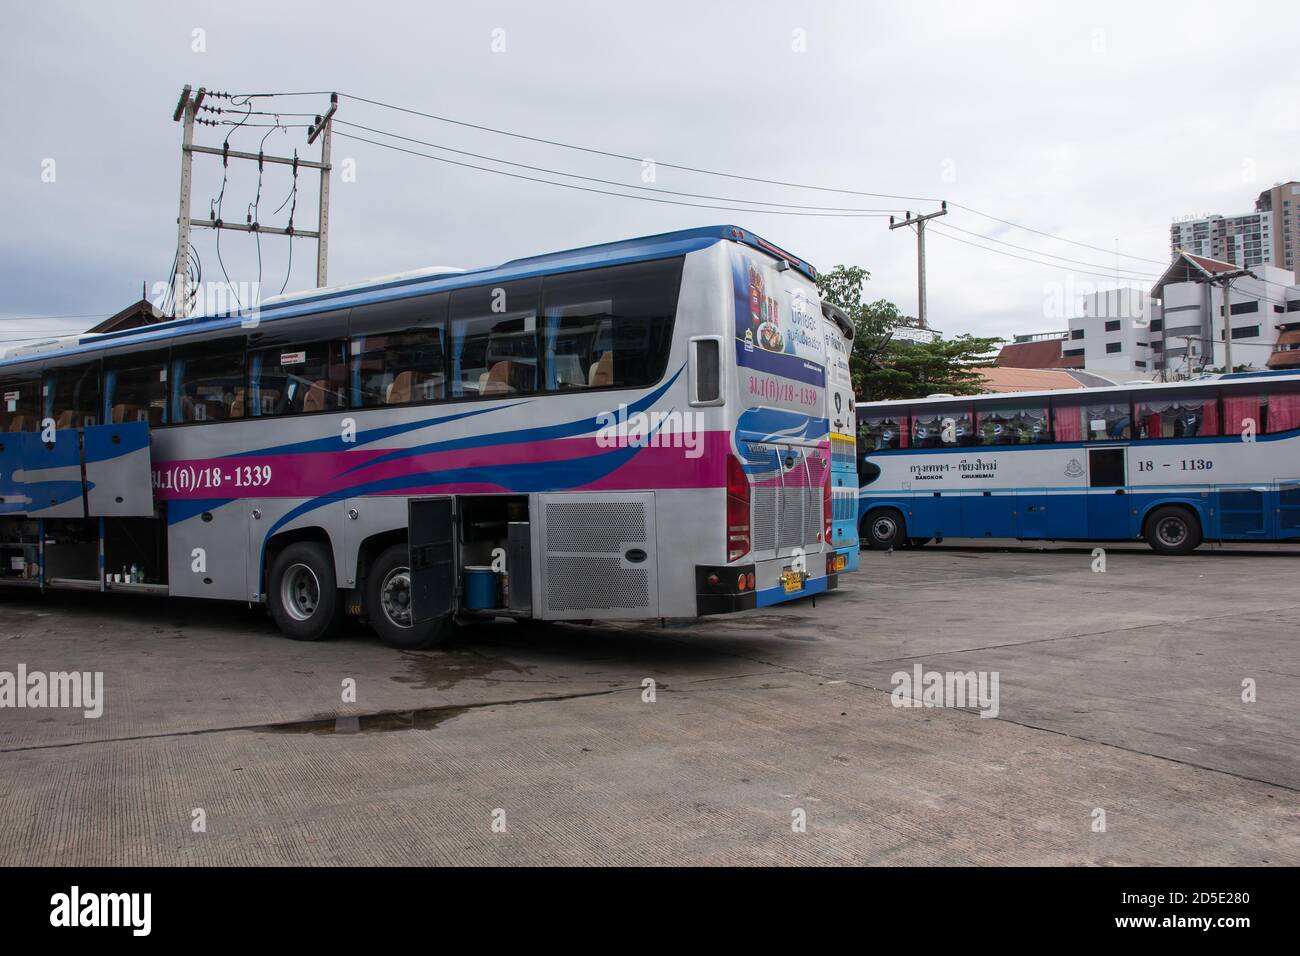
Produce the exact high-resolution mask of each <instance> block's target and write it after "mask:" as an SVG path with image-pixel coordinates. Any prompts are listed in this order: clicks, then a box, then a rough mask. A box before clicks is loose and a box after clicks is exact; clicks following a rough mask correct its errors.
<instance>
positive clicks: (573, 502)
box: [0, 226, 836, 647]
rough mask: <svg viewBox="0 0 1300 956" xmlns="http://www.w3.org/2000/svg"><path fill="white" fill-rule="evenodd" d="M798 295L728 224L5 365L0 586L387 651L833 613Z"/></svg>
mask: <svg viewBox="0 0 1300 956" xmlns="http://www.w3.org/2000/svg"><path fill="white" fill-rule="evenodd" d="M815 275H816V273H815V272H814V270H813V269H812V267H811V266H809V265H808V264H807V263H805V262H803V261H801V260H800V259H798V258H797V257H795V256H793V255H791V254H789V253H787V252H785V251H783V250H782V249H780V248H778V247H776V246H773V245H771V244H770V243H767V242H765V241H764V240H762V239H760V238H759V237H757V236H755V235H754V234H753V233H750V232H748V231H747V230H744V229H741V228H738V227H735V226H717V227H709V228H700V229H691V230H686V231H682V232H674V233H668V234H664V235H659V236H651V237H648V238H640V239H632V240H627V241H623V242H614V243H609V244H606V245H599V246H592V247H588V248H583V249H574V250H569V251H565V252H558V253H553V254H549V255H540V256H534V257H531V258H526V259H518V260H515V261H512V262H507V263H505V264H504V265H500V266H495V267H492V268H486V269H479V270H474V271H442V272H436V273H424V274H418V275H410V276H405V277H396V278H391V279H387V280H377V281H375V282H371V283H365V284H360V285H355V286H349V287H344V288H336V289H320V290H314V291H312V292H309V293H305V294H301V295H292V296H287V297H280V298H278V299H274V300H271V301H268V302H265V303H263V304H262V306H261V308H260V309H259V310H258V312H257V313H256V314H231V315H226V316H221V317H213V318H188V319H179V320H173V321H169V322H164V323H161V324H158V325H152V326H146V327H144V328H138V329H132V330H129V331H125V332H121V333H112V334H104V335H95V336H85V337H83V338H81V339H80V340H79V341H76V342H74V343H73V344H70V345H67V346H65V347H62V348H59V349H56V350H53V351H46V352H40V353H34V354H28V355H19V356H13V357H10V358H6V359H3V360H0V396H2V397H3V402H2V403H0V559H2V560H0V583H2V584H8V585H12V586H25V587H29V588H38V589H41V590H57V589H89V590H97V591H127V592H145V593H156V594H169V595H179V596H185V597H207V598H220V599H226V600H235V601H247V602H254V603H265V604H266V605H267V606H268V609H269V611H270V613H271V615H272V616H273V617H274V619H275V621H276V622H277V624H278V625H279V626H280V627H281V628H282V629H283V630H284V631H285V632H287V633H288V634H289V635H291V636H293V637H297V638H302V639H309V640H310V639H317V638H320V637H323V636H326V635H328V634H329V633H331V632H332V631H333V630H334V628H335V625H336V624H337V622H338V621H339V619H340V616H341V615H342V614H345V613H353V614H359V615H362V616H363V617H364V618H365V619H366V620H367V621H368V622H369V623H370V624H371V625H372V626H373V628H374V629H375V630H376V631H377V632H378V634H379V636H380V637H381V638H383V639H384V640H385V641H387V642H388V643H389V644H392V645H394V646H397V647H426V646H430V645H433V644H435V643H438V642H439V641H441V640H443V639H445V638H446V636H447V635H448V634H449V633H450V632H451V628H452V625H453V624H454V622H455V621H457V620H464V619H466V618H472V617H475V616H489V617H519V618H533V619H540V620H547V621H562V620H598V619H609V618H624V619H627V618H631V619H654V618H669V617H673V618H681V617H695V616H698V615H705V614H713V613H719V612H726V611H737V610H742V609H746V608H753V607H759V606H764V605H769V604H773V603H776V602H780V601H786V600H791V599H795V598H800V597H803V596H806V595H812V594H816V593H818V592H822V591H825V590H827V589H829V588H833V587H835V586H836V575H835V573H834V572H833V571H829V572H828V558H830V557H831V556H832V553H833V552H832V549H830V548H829V546H828V538H829V537H830V531H829V529H830V525H831V493H830V491H831V484H830V478H831V469H830V464H829V460H830V441H829V434H828V422H827V418H826V414H827V413H826V409H827V393H826V387H827V364H828V361H827V355H826V342H825V337H824V334H823V322H824V319H825V314H824V313H823V310H822V307H821V304H820V300H819V298H818V294H817V288H816V285H815V282H814V279H815ZM830 565H831V567H834V566H835V562H834V561H833V560H830Z"/></svg>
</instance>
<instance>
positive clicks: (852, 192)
mask: <svg viewBox="0 0 1300 956" xmlns="http://www.w3.org/2000/svg"><path fill="white" fill-rule="evenodd" d="M339 95H340V96H344V97H347V98H348V99H351V100H355V101H357V102H359V103H367V104H369V105H371V106H377V107H380V108H383V109H389V110H394V111H396V112H400V113H407V114H409V115H412V116H420V117H423V118H425V119H432V120H436V121H437V122H440V123H449V124H451V125H455V126H460V127H464V128H466V129H474V130H479V131H480V132H486V133H492V134H494V135H498V136H509V137H512V138H514V139H521V140H525V141H527V142H532V143H539V144H542V145H545V146H555V147H559V148H561V149H570V150H575V151H578V152H583V153H588V154H591V155H594V156H604V157H607V158H610V159H619V160H625V161H628V162H636V163H640V162H642V161H643V159H644V157H639V156H632V155H629V154H627V153H619V152H616V151H614V150H606V149H598V148H594V147H590V146H581V145H578V144H575V143H566V142H563V141H561V140H553V139H547V138H545V137H541V136H530V135H527V134H525V133H517V132H514V131H513V130H506V129H501V128H499V127H494V126H487V125H484V124H480V123H469V122H466V121H464V120H458V119H453V118H452V117H449V116H442V115H439V114H437V113H429V112H425V111H423V110H416V109H411V108H409V107H405V106H398V105H396V104H394V103H386V102H384V101H382V100H375V99H370V98H368V97H364V96H357V95H356V94H353V93H340V94H339ZM655 165H656V166H662V167H664V168H666V169H677V170H682V171H684V172H691V173H699V174H701V175H705V176H719V177H724V178H728V179H739V180H743V181H746V182H753V183H764V184H766V185H770V186H783V187H787V188H791V189H809V190H815V191H818V192H831V193H839V194H841V195H848V196H868V197H873V198H877V199H901V200H906V201H910V202H939V201H940V199H939V198H936V197H933V196H905V195H899V194H894V193H881V192H868V191H865V190H858V189H843V188H838V187H830V186H818V185H814V184H811V183H798V182H791V181H787V180H779V179H767V178H764V177H760V176H747V175H744V174H740V173H730V172H725V171H721V170H715V169H706V168H704V167H700V166H688V165H684V164H678V163H669V162H660V161H658V160H656V161H655ZM949 205H950V206H953V207H956V208H959V209H963V210H965V211H966V212H969V213H973V214H974V215H977V216H982V217H984V218H986V219H991V220H993V221H994V222H1000V223H1002V224H1004V225H1007V226H1011V227H1013V228H1016V229H1022V230H1024V231H1026V232H1031V233H1034V234H1035V235H1040V236H1043V237H1045V238H1048V239H1055V240H1056V241H1058V242H1065V243H1069V244H1071V245H1076V246H1080V247H1081V248H1085V249H1092V250H1094V251H1099V252H1105V253H1107V254H1117V255H1120V256H1122V257H1123V258H1126V259H1135V260H1137V261H1140V262H1150V263H1154V264H1156V265H1165V264H1166V263H1164V262H1163V261H1161V260H1158V259H1151V258H1148V257H1146V256H1136V255H1133V254H1131V253H1116V252H1115V250H1112V249H1103V248H1102V247H1100V246H1094V245H1090V244H1089V243H1083V242H1078V241H1076V240H1074V239H1069V238H1066V237H1065V236H1058V235H1055V234H1053V233H1050V232H1044V231H1043V230H1041V229H1035V228H1033V227H1032V226H1026V225H1023V224H1022V223H1017V222H1012V221H1011V220H1009V219H1003V218H1001V217H998V216H994V215H992V214H991V213H986V212H983V211H981V210H979V209H976V208H974V207H973V206H967V205H964V204H961V203H955V202H952V203H949Z"/></svg>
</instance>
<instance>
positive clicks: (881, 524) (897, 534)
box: [862, 508, 907, 551]
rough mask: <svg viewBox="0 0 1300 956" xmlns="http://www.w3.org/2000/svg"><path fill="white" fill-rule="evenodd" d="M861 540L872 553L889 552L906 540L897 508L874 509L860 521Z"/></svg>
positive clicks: (901, 514) (905, 529) (903, 526)
mask: <svg viewBox="0 0 1300 956" xmlns="http://www.w3.org/2000/svg"><path fill="white" fill-rule="evenodd" d="M862 540H863V541H865V542H867V546H868V547H869V548H871V550H873V551H890V550H893V549H894V548H898V547H902V544H903V542H904V541H906V540H907V526H906V523H905V522H904V521H903V513H902V512H901V511H899V510H898V509H897V508H876V509H874V510H872V511H868V512H867V516H866V517H865V518H863V519H862Z"/></svg>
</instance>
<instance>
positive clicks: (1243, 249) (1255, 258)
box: [1169, 181, 1300, 358]
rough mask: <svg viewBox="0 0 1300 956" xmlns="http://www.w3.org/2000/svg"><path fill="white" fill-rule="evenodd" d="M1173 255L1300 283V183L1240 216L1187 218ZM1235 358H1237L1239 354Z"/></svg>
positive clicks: (1277, 190)
mask: <svg viewBox="0 0 1300 956" xmlns="http://www.w3.org/2000/svg"><path fill="white" fill-rule="evenodd" d="M1169 247H1170V250H1171V252H1172V253H1173V255H1175V256H1177V255H1178V253H1179V252H1190V253H1191V254H1192V255H1196V256H1202V257H1204V258H1207V259H1219V260H1221V261H1223V262H1231V263H1234V264H1236V265H1237V266H1242V267H1245V268H1247V269H1253V268H1254V267H1255V266H1263V265H1268V266H1274V267H1276V268H1279V269H1287V270H1288V271H1290V272H1291V273H1292V277H1293V278H1292V281H1295V280H1296V279H1300V182H1295V181H1291V182H1285V183H1276V184H1274V185H1273V186H1272V187H1270V188H1269V189H1265V190H1264V191H1263V192H1261V193H1260V194H1259V198H1258V199H1256V200H1255V209H1254V211H1253V212H1248V213H1244V214H1242V215H1239V216H1217V215H1216V216H1204V217H1201V218H1199V219H1197V218H1193V217H1190V216H1189V217H1188V218H1186V219H1183V220H1180V221H1178V222H1175V223H1173V225H1171V226H1170V227H1169ZM1234 358H1235V356H1234Z"/></svg>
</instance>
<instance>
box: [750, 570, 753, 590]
mask: <svg viewBox="0 0 1300 956" xmlns="http://www.w3.org/2000/svg"><path fill="white" fill-rule="evenodd" d="M749 589H750V590H751V591H752V590H754V572H753V571H750V572H749Z"/></svg>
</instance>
